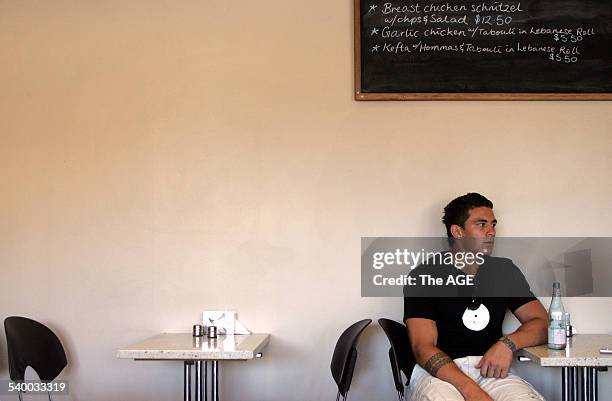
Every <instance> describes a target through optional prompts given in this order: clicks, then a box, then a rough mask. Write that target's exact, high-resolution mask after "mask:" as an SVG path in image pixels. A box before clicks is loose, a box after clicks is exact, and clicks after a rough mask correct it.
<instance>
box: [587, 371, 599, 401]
mask: <svg viewBox="0 0 612 401" xmlns="http://www.w3.org/2000/svg"><path fill="white" fill-rule="evenodd" d="M589 369H590V370H591V396H592V398H591V400H593V401H597V400H598V398H599V389H598V388H597V368H589Z"/></svg>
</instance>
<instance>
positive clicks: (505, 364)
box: [475, 341, 512, 378]
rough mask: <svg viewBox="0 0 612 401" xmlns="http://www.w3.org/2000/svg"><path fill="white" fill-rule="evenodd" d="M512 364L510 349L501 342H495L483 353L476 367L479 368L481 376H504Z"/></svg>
mask: <svg viewBox="0 0 612 401" xmlns="http://www.w3.org/2000/svg"><path fill="white" fill-rule="evenodd" d="M511 365H512V351H511V350H510V348H508V346H506V345H505V344H502V343H501V342H499V341H498V342H496V343H495V344H493V346H492V347H491V348H489V350H488V351H487V352H486V353H485V354H484V356H483V357H482V359H481V360H480V362H478V363H477V364H476V366H475V367H476V368H480V375H481V376H482V377H496V378H500V377H501V378H505V377H506V376H508V371H509V370H510V366H511Z"/></svg>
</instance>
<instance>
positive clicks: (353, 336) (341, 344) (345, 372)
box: [331, 319, 372, 397]
mask: <svg viewBox="0 0 612 401" xmlns="http://www.w3.org/2000/svg"><path fill="white" fill-rule="evenodd" d="M370 323H372V319H364V320H360V321H358V322H357V323H354V324H352V325H351V326H349V327H348V328H347V329H346V330H344V332H343V333H342V334H341V335H340V337H339V338H338V342H337V343H336V348H335V349H334V355H333V356H332V361H331V373H332V376H333V377H334V381H335V382H336V384H337V385H338V392H339V393H340V395H342V397H346V393H348V391H349V388H350V387H351V380H352V379H353V370H354V369H355V362H356V361H357V341H358V340H359V336H360V335H361V333H362V332H363V330H364V329H365V328H366V327H367V326H368V325H369V324H370Z"/></svg>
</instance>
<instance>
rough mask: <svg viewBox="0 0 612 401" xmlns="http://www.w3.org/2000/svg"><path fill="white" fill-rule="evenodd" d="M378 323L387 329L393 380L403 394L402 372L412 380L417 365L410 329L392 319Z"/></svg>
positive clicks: (381, 320) (380, 320)
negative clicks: (409, 333) (411, 344)
mask: <svg viewBox="0 0 612 401" xmlns="http://www.w3.org/2000/svg"><path fill="white" fill-rule="evenodd" d="M378 324H380V327H382V328H383V330H384V331H385V334H386V335H387V338H388V339H389V343H390V344H391V348H389V361H390V362H391V371H392V372H393V381H394V382H395V388H396V389H397V391H399V392H400V393H402V394H403V393H404V383H403V381H402V377H401V373H400V372H403V373H404V375H405V376H406V380H410V376H412V370H413V369H414V365H416V360H415V358H414V355H413V354H412V348H411V347H410V340H409V338H408V329H406V326H405V325H403V324H401V323H399V322H396V321H395V320H391V319H378Z"/></svg>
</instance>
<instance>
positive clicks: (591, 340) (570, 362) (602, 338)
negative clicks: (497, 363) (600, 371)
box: [519, 334, 612, 367]
mask: <svg viewBox="0 0 612 401" xmlns="http://www.w3.org/2000/svg"><path fill="white" fill-rule="evenodd" d="M611 347H612V335H608V334H576V335H575V336H574V337H571V338H568V343H567V347H566V348H565V349H564V350H552V349H549V348H548V347H547V346H546V345H538V346H537V347H528V348H524V349H522V350H520V351H519V355H522V356H526V357H528V358H531V360H532V361H534V362H536V363H538V364H540V366H550V367H564V366H590V367H595V366H612V355H610V354H602V353H600V352H599V350H600V349H602V348H611Z"/></svg>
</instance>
